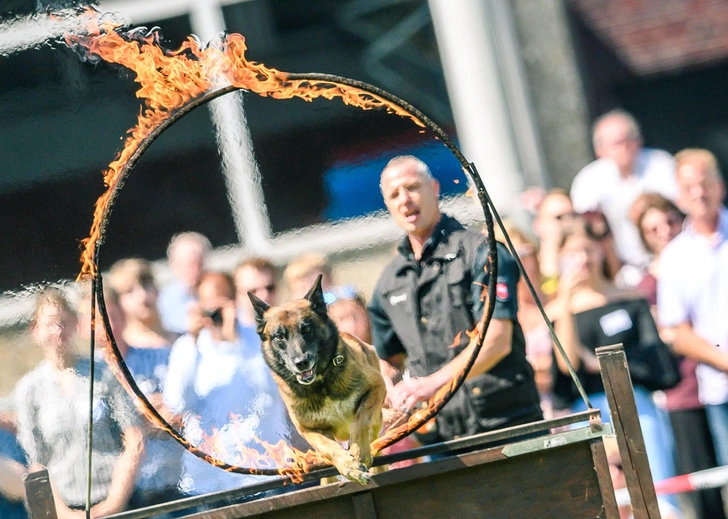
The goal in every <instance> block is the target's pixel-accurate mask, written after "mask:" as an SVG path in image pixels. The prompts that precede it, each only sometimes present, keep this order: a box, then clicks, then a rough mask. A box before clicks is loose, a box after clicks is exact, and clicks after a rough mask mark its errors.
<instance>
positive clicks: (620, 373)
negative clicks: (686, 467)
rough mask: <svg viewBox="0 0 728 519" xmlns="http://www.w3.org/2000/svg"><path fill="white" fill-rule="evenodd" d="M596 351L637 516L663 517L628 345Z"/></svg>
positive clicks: (643, 517) (607, 347)
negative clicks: (637, 401) (637, 398)
mask: <svg viewBox="0 0 728 519" xmlns="http://www.w3.org/2000/svg"><path fill="white" fill-rule="evenodd" d="M596 353H597V358H598V359H599V366H600V368H601V372H602V381H603V382H604V391H605V393H606V396H607V401H608V402H609V409H610V411H611V415H612V424H613V427H614V432H615V434H616V435H617V443H618V445H619V454H620V456H621V458H622V467H623V468H624V477H625V479H626V481H627V488H628V491H629V495H630V498H631V500H632V511H633V513H634V517H635V519H660V510H659V508H658V505H657V495H656V494H655V486H654V484H653V482H652V474H651V473H650V465H649V462H648V461H647V451H646V449H645V440H644V438H643V436H642V428H641V426H640V422H639V416H638V414H637V404H636V403H635V400H634V390H633V388H632V379H631V378H630V376H629V370H628V368H627V358H626V357H625V355H624V349H623V347H622V345H621V344H617V345H614V346H604V347H601V348H597V349H596Z"/></svg>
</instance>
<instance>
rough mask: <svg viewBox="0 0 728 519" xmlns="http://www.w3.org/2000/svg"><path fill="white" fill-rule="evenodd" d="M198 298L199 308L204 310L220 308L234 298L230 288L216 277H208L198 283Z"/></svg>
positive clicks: (210, 310) (209, 310)
mask: <svg viewBox="0 0 728 519" xmlns="http://www.w3.org/2000/svg"><path fill="white" fill-rule="evenodd" d="M198 299H199V303H200V308H202V310H203V311H206V312H212V311H214V310H217V309H218V308H222V307H224V306H226V305H228V304H230V302H232V301H233V300H234V294H233V293H232V289H231V288H230V287H228V286H227V284H226V283H223V282H222V281H221V280H219V279H216V278H211V279H208V280H207V281H204V282H202V283H200V286H199V288H198Z"/></svg>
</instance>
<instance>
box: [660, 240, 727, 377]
mask: <svg viewBox="0 0 728 519" xmlns="http://www.w3.org/2000/svg"><path fill="white" fill-rule="evenodd" d="M678 239H679V237H678V238H676V239H675V241H673V242H672V243H670V245H668V246H667V248H666V249H665V251H664V252H663V253H662V255H661V256H660V276H659V278H658V281H657V314H658V320H659V323H658V324H659V325H660V327H661V329H662V333H663V334H667V335H669V336H671V337H672V338H673V343H672V346H673V349H674V350H675V352H676V353H678V354H680V355H683V356H685V357H689V358H691V359H694V360H696V361H698V362H702V363H705V364H708V365H710V366H713V367H714V368H716V369H719V370H721V371H727V372H728V354H726V353H725V352H723V351H721V350H720V349H719V348H717V347H716V345H715V344H710V343H709V342H708V341H706V340H705V339H704V338H702V337H701V336H699V335H698V334H697V333H695V330H694V329H693V326H692V324H691V320H690V316H691V315H692V313H693V311H694V310H693V307H692V306H691V298H690V297H689V296H688V295H687V294H686V293H685V287H686V283H689V282H690V280H689V279H687V278H686V277H685V276H684V272H685V271H684V265H683V261H682V257H681V252H680V250H679V249H677V248H676V247H675V246H676V245H682V243H680V242H678Z"/></svg>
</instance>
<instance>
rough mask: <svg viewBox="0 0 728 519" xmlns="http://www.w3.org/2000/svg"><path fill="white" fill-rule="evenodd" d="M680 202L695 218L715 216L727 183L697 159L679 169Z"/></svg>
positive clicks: (718, 210) (720, 205)
mask: <svg viewBox="0 0 728 519" xmlns="http://www.w3.org/2000/svg"><path fill="white" fill-rule="evenodd" d="M677 184H678V187H679V189H680V202H681V205H682V206H683V208H684V209H685V210H686V211H687V213H688V215H690V216H691V217H692V218H695V219H705V218H715V217H717V215H718V214H719V213H720V209H721V207H722V206H723V198H724V196H725V184H724V183H723V181H722V180H721V179H720V178H719V177H718V175H717V174H716V173H715V172H714V171H712V170H711V169H710V168H709V167H708V166H707V165H706V164H705V163H704V162H703V161H700V160H695V161H692V162H688V163H685V164H683V165H682V166H680V168H679V169H678V170H677Z"/></svg>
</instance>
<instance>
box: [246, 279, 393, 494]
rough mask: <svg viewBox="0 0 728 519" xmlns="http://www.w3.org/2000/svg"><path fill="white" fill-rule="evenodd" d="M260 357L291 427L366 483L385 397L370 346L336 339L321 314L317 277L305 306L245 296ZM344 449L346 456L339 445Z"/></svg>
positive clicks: (339, 336) (340, 468)
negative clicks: (345, 445)
mask: <svg viewBox="0 0 728 519" xmlns="http://www.w3.org/2000/svg"><path fill="white" fill-rule="evenodd" d="M248 297H249V298H250V300H251V302H252V303H253V309H254V312H255V318H256V324H257V332H258V335H259V336H260V339H261V341H262V349H263V357H264V358H265V361H266V363H267V364H268V366H269V367H270V369H271V371H272V372H273V378H274V380H275V382H276V384H277V385H278V389H279V390H280V393H281V396H282V397H283V402H284V403H285V405H286V408H287V409H288V414H289V415H290V417H291V421H292V422H293V425H294V426H295V427H296V429H297V430H298V432H299V433H300V434H301V436H303V438H304V439H305V440H306V441H308V443H309V445H311V447H312V448H313V449H314V450H316V451H317V452H319V453H320V454H322V455H323V456H324V457H326V458H327V459H328V460H329V461H330V462H331V464H332V465H333V466H334V467H336V468H337V469H338V471H339V472H340V473H341V475H343V476H344V477H346V478H347V479H349V480H351V481H357V482H359V483H361V484H366V483H368V482H369V481H370V479H371V476H370V474H369V467H371V464H372V452H371V448H370V444H371V442H372V441H373V440H374V439H375V438H376V437H377V435H378V434H379V431H380V429H381V427H382V405H383V404H384V399H385V396H386V387H385V384H384V379H383V378H382V375H381V373H380V371H379V358H378V357H377V354H376V352H375V350H374V348H373V347H372V346H370V345H369V344H366V343H365V342H363V341H361V340H359V339H358V338H357V337H354V336H353V335H349V334H346V333H341V334H340V333H339V332H338V330H337V329H336V325H335V324H334V323H333V321H331V319H329V316H328V314H327V312H326V303H325V302H324V296H323V291H322V289H321V276H319V277H318V279H317V280H316V282H315V283H314V285H313V287H311V289H310V290H309V292H308V293H307V294H306V296H305V297H304V298H303V299H298V300H295V301H291V302H289V303H286V304H283V305H279V306H275V307H270V306H269V305H268V304H266V303H265V302H263V301H261V300H260V299H259V298H257V297H256V296H255V295H254V294H252V293H250V292H248ZM344 441H348V442H349V450H348V451H347V450H346V449H344V448H343V447H342V446H341V445H340V444H339V443H337V442H344Z"/></svg>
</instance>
